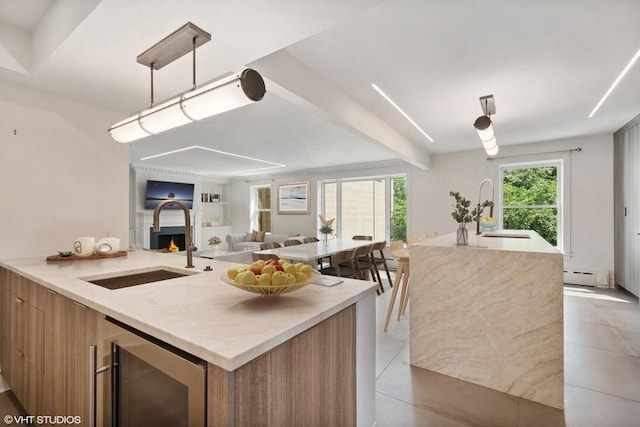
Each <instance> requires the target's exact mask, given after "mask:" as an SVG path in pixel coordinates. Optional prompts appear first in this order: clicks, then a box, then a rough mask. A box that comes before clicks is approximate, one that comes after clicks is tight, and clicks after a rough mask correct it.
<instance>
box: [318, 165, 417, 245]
mask: <svg viewBox="0 0 640 427" xmlns="http://www.w3.org/2000/svg"><path fill="white" fill-rule="evenodd" d="M405 184H406V178H405V177H380V178H367V179H363V178H362V179H358V178H356V179H350V180H331V181H325V182H323V183H322V184H321V186H320V188H321V192H322V194H321V204H322V209H321V212H322V215H323V216H324V217H325V218H336V221H335V230H336V236H338V237H339V238H343V239H350V238H351V237H353V236H354V235H368V236H373V238H374V240H389V239H390V238H393V239H396V238H397V239H402V238H404V237H406V211H407V210H406V190H405Z"/></svg>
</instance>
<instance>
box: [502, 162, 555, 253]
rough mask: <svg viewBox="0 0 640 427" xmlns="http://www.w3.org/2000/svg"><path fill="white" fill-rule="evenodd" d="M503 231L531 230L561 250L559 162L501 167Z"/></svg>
mask: <svg viewBox="0 0 640 427" xmlns="http://www.w3.org/2000/svg"><path fill="white" fill-rule="evenodd" d="M500 176H501V179H500V186H501V192H500V195H501V202H502V203H501V206H502V216H501V217H502V227H503V228H504V229H513V230H534V231H537V232H538V234H540V235H541V236H542V237H543V238H544V239H545V240H547V241H548V242H549V243H551V244H552V245H554V246H557V247H559V248H562V185H561V183H562V179H561V177H562V161H561V160H557V161H552V162H544V163H526V164H517V165H503V166H501V167H500Z"/></svg>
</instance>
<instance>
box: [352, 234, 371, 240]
mask: <svg viewBox="0 0 640 427" xmlns="http://www.w3.org/2000/svg"><path fill="white" fill-rule="evenodd" d="M352 239H353V240H373V236H363V235H360V234H356V235H355V236H353V237H352Z"/></svg>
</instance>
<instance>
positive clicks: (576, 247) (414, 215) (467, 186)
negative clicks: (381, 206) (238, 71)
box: [230, 135, 614, 284]
mask: <svg viewBox="0 0 640 427" xmlns="http://www.w3.org/2000/svg"><path fill="white" fill-rule="evenodd" d="M576 147H581V148H582V151H581V152H579V153H572V154H568V153H556V154H546V155H532V156H530V155H529V154H533V153H540V152H546V151H556V150H567V149H570V148H576ZM524 154H526V156H523V155H524ZM515 155H518V157H512V158H508V159H498V160H493V161H487V160H486V159H487V155H486V154H485V152H484V151H483V150H475V151H467V152H460V153H452V154H442V155H435V156H432V163H431V169H429V170H422V169H418V168H415V167H413V166H409V165H405V166H398V165H396V166H389V167H374V168H356V169H347V170H340V169H338V168H336V169H334V170H327V171H323V172H316V171H313V173H307V174H300V175H292V176H287V177H277V178H276V180H274V181H273V182H272V180H271V178H265V179H262V180H260V181H258V180H256V181H248V182H245V181H234V182H232V183H231V186H230V188H231V190H230V192H231V197H232V200H233V204H232V206H231V212H232V216H233V229H234V232H243V231H247V230H248V229H249V214H248V212H249V187H250V185H257V184H264V183H269V182H272V184H273V185H272V191H273V192H274V193H273V194H274V195H275V194H276V193H275V191H276V189H277V184H279V183H286V182H293V181H310V187H311V189H312V190H311V192H312V194H311V197H312V200H313V202H312V213H311V214H310V215H277V213H276V211H275V206H274V207H273V209H274V210H273V214H272V215H273V216H272V218H273V232H274V233H279V234H280V233H289V232H299V233H301V234H303V235H305V234H306V235H315V234H316V232H317V230H316V229H317V216H316V215H317V212H316V202H317V192H316V187H317V182H318V180H321V179H326V178H347V177H365V176H376V175H385V174H387V175H390V174H398V173H407V174H408V189H407V195H408V196H407V197H408V201H407V209H408V213H407V215H408V218H407V235H419V234H422V233H426V232H430V231H433V230H436V231H438V232H439V233H440V234H445V233H449V232H453V231H455V229H456V227H457V224H456V223H455V222H454V220H453V219H452V218H451V215H450V212H451V211H452V210H453V209H452V201H453V199H452V198H451V197H450V196H449V191H451V190H453V191H460V192H461V193H462V194H463V195H464V196H465V197H467V198H469V199H471V200H472V201H475V200H476V199H477V198H478V194H479V186H480V182H481V181H482V180H483V179H484V178H491V179H492V180H493V181H494V183H496V201H497V199H498V193H497V191H498V188H497V183H498V168H499V165H500V164H502V163H516V162H525V161H536V160H548V159H555V158H563V159H564V161H565V167H566V168H568V169H567V170H568V174H569V176H568V178H569V179H568V181H569V182H567V188H568V193H567V194H566V196H567V197H566V198H565V199H566V201H569V200H568V199H570V206H571V210H570V212H567V213H566V214H567V222H566V224H567V225H568V227H569V229H568V230H567V231H568V233H567V236H568V238H567V241H566V242H565V243H566V244H565V248H566V249H567V253H566V254H565V267H567V268H574V269H581V270H587V269H588V270H595V271H596V272H597V273H598V280H599V283H602V284H606V282H607V274H611V275H613V271H614V264H613V136H612V135H598V136H588V137H582V138H573V139H566V140H558V141H550V142H542V143H532V144H524V145H518V146H511V147H501V149H500V154H499V156H498V157H502V156H515ZM484 191H485V192H486V191H488V189H487V188H486V187H485V189H484ZM487 195H488V193H483V200H484V199H486V198H488V197H487ZM273 200H274V202H275V200H276V198H275V196H274V197H273Z"/></svg>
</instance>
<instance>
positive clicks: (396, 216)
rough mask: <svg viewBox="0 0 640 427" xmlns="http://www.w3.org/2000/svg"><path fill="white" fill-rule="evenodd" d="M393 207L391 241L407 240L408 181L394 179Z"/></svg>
mask: <svg viewBox="0 0 640 427" xmlns="http://www.w3.org/2000/svg"><path fill="white" fill-rule="evenodd" d="M391 181H392V182H393V205H392V211H391V240H406V239H407V180H406V178H393V179H392V180H391Z"/></svg>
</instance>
